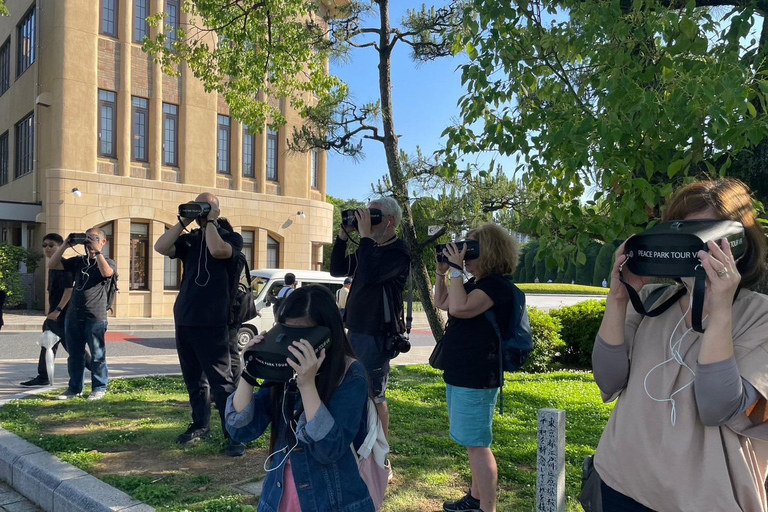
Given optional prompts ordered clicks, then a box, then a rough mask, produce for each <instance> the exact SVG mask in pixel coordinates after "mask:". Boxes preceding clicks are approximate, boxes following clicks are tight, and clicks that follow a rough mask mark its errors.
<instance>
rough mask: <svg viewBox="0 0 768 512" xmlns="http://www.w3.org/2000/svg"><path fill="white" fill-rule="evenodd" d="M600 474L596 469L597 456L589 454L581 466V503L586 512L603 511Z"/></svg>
mask: <svg viewBox="0 0 768 512" xmlns="http://www.w3.org/2000/svg"><path fill="white" fill-rule="evenodd" d="M600 483H601V482H600V475H598V474H597V471H596V470H595V458H594V456H592V455H589V456H588V457H587V458H586V459H584V464H583V465H582V467H581V493H580V494H579V503H581V506H582V507H583V508H584V511H585V512H603V496H602V494H601V490H600Z"/></svg>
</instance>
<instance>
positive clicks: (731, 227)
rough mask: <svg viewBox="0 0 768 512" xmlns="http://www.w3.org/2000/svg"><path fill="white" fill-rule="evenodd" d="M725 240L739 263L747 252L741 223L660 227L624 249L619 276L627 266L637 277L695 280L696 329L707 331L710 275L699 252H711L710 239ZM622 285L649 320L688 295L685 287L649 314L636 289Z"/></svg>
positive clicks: (708, 222) (681, 223) (674, 223)
mask: <svg viewBox="0 0 768 512" xmlns="http://www.w3.org/2000/svg"><path fill="white" fill-rule="evenodd" d="M724 238H725V239H727V240H728V244H729V245H730V246H731V252H732V253H733V257H734V259H735V260H736V261H738V260H739V259H740V258H741V257H742V256H744V253H745V252H746V249H747V239H746V237H745V235H744V226H742V224H741V223H740V222H736V221H731V220H676V221H672V222H663V223H661V224H657V225H655V226H654V227H652V228H650V229H648V230H646V231H643V232H642V233H640V234H638V235H635V236H633V237H632V238H630V239H629V240H627V243H626V245H625V246H624V253H625V254H626V255H627V259H626V261H625V262H624V263H623V264H622V265H621V268H620V269H619V274H620V275H621V271H622V270H623V268H624V265H626V266H627V268H629V270H630V271H631V272H632V273H633V274H635V275H637V276H645V277H661V278H668V279H679V278H681V277H694V278H696V279H695V282H694V283H695V284H694V287H693V319H692V320H693V329H694V330H695V331H697V332H704V329H703V328H702V326H701V322H702V309H703V307H704V292H705V282H706V278H707V274H706V272H705V271H704V268H703V267H702V266H701V261H700V260H699V257H698V252H699V251H701V250H704V251H707V252H709V248H708V247H707V242H709V241H710V240H714V241H716V242H719V241H720V240H722V239H724ZM621 282H622V283H623V284H624V285H625V286H626V287H627V292H628V293H629V298H630V300H631V301H632V306H633V307H634V308H635V310H636V311H637V312H638V313H640V314H642V315H645V316H650V317H655V316H659V315H660V314H662V313H663V312H664V311H666V310H667V309H669V308H670V306H672V304H674V303H675V302H676V301H677V300H678V299H679V298H680V297H682V296H683V295H684V294H685V288H682V289H680V290H679V291H678V292H677V293H676V294H675V295H674V296H673V297H671V298H670V299H669V300H667V301H665V302H664V303H663V304H661V305H660V306H659V307H657V308H656V309H654V310H652V311H647V310H646V307H645V305H644V304H643V303H642V302H641V301H640V297H639V295H638V294H637V292H636V291H635V289H634V288H632V287H631V286H629V285H628V284H627V283H626V282H624V279H623V278H622V279H621Z"/></svg>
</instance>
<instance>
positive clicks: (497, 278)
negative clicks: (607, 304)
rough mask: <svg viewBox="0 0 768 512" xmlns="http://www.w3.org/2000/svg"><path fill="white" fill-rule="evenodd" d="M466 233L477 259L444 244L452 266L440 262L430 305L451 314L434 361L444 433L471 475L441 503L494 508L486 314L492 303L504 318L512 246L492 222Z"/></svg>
mask: <svg viewBox="0 0 768 512" xmlns="http://www.w3.org/2000/svg"><path fill="white" fill-rule="evenodd" d="M467 239H468V240H476V241H477V242H479V243H480V252H479V257H478V258H477V259H470V260H466V261H464V257H465V255H466V252H467V247H466V244H460V245H461V247H457V244H455V243H451V244H447V245H446V248H445V249H444V251H443V255H444V256H445V257H446V258H447V259H448V261H449V262H450V264H449V263H441V262H439V261H438V263H437V279H436V283H435V305H436V306H437V307H439V308H440V309H442V310H444V311H448V315H449V317H448V325H447V327H446V329H445V336H444V337H443V339H442V340H441V341H440V343H441V345H443V348H442V361H441V364H440V367H441V369H443V371H444V373H443V380H445V383H446V398H447V402H448V417H449V421H450V434H451V438H452V439H453V440H454V441H456V442H457V443H459V444H460V445H462V446H464V447H465V448H466V449H467V454H468V456H469V466H470V471H471V473H472V486H471V488H470V490H469V492H468V493H467V494H466V495H465V496H463V497H462V498H460V499H458V500H456V501H448V502H445V503H444V504H443V509H444V510H445V511H447V512H453V511H456V512H460V511H461V512H463V511H467V512H469V511H471V512H476V511H480V512H495V511H496V485H497V481H498V470H497V467H496V458H495V457H494V456H493V452H492V451H491V442H492V441H493V430H492V426H493V413H494V409H495V407H496V398H497V397H498V395H499V338H498V336H497V335H496V331H495V330H494V328H493V325H492V324H491V322H490V321H489V320H488V319H487V318H486V316H485V312H486V311H488V310H489V309H491V308H493V311H494V312H495V314H496V318H497V321H498V325H499V326H508V325H509V324H510V317H511V315H512V314H513V306H514V304H513V290H512V287H511V285H510V282H509V280H508V279H507V278H506V277H505V276H506V275H508V274H511V273H512V272H514V271H515V268H516V267H517V262H518V259H519V256H518V246H517V241H516V240H515V239H514V238H513V237H512V236H511V235H510V234H509V233H508V232H507V231H506V230H505V229H504V228H502V227H501V226H497V225H496V224H485V225H484V226H482V227H480V228H478V229H474V230H472V231H470V232H469V233H467ZM449 265H450V266H449ZM462 265H463V268H465V269H466V270H467V272H469V273H471V274H472V275H473V277H472V279H470V280H469V281H467V282H466V283H465V282H464V280H463V277H464V273H463V272H462V271H461V270H459V269H461V268H462ZM449 278H450V282H451V286H450V288H449V287H448V284H447V281H448V279H449ZM502 329H505V327H502Z"/></svg>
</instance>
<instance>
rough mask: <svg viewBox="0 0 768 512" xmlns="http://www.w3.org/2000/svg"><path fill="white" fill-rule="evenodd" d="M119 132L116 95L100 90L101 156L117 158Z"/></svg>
mask: <svg viewBox="0 0 768 512" xmlns="http://www.w3.org/2000/svg"><path fill="white" fill-rule="evenodd" d="M116 132H117V103H116V94H115V93H114V92H112V91H104V90H102V89H99V156H107V157H112V158H115V156H117V153H116V147H115V146H116V144H115V133H116Z"/></svg>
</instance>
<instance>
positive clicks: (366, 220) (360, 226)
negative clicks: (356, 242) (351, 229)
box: [355, 208, 371, 238]
mask: <svg viewBox="0 0 768 512" xmlns="http://www.w3.org/2000/svg"><path fill="white" fill-rule="evenodd" d="M355 218H356V219H357V230H358V231H359V232H360V238H371V210H369V209H368V208H358V209H357V211H356V212H355Z"/></svg>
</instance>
